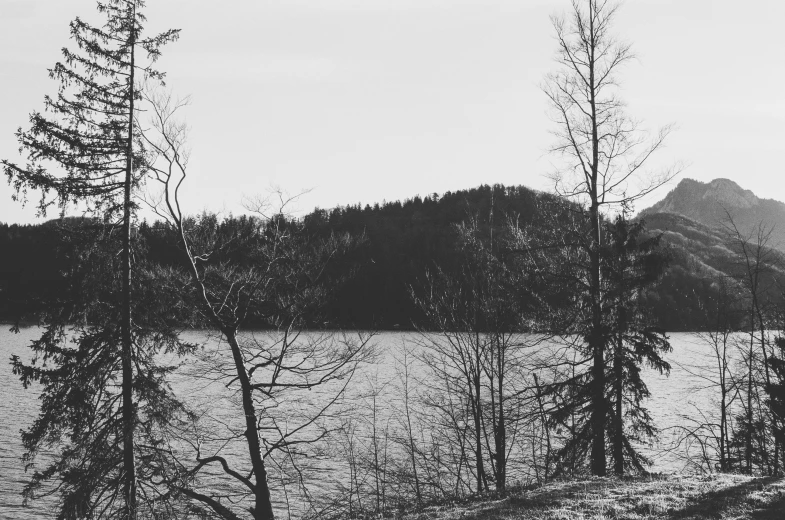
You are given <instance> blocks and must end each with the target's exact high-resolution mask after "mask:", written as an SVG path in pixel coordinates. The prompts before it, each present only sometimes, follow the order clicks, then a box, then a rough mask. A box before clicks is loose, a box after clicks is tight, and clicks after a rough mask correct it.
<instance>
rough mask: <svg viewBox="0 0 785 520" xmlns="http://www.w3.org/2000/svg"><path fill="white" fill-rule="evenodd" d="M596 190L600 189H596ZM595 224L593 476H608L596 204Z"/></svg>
mask: <svg viewBox="0 0 785 520" xmlns="http://www.w3.org/2000/svg"><path fill="white" fill-rule="evenodd" d="M595 189H596V187H595ZM590 218H591V223H592V237H593V238H592V246H591V248H590V251H589V256H590V261H591V273H590V274H591V284H590V291H591V294H590V297H591V314H592V315H591V330H590V331H589V348H590V350H591V352H592V361H593V364H592V369H591V373H592V381H591V403H592V412H591V430H592V445H591V472H592V475H596V476H599V477H604V476H605V475H606V473H607V466H606V464H607V463H606V455H605V418H606V415H607V414H606V401H605V344H604V341H603V337H602V330H601V329H602V309H601V307H600V251H599V247H600V239H599V237H600V220H599V210H598V206H597V205H596V204H594V203H593V204H592V206H591V211H590Z"/></svg>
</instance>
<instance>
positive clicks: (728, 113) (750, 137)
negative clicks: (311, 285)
mask: <svg viewBox="0 0 785 520" xmlns="http://www.w3.org/2000/svg"><path fill="white" fill-rule="evenodd" d="M147 3H148V9H147V12H146V13H147V16H148V19H149V23H148V27H149V29H150V31H151V32H152V31H158V30H162V29H166V28H180V29H182V34H181V39H180V41H178V42H176V43H173V44H171V45H169V46H168V47H167V48H165V49H164V51H163V52H164V56H163V58H162V59H161V60H160V62H159V67H158V68H159V69H161V70H164V71H166V72H167V83H168V86H169V87H170V88H171V89H172V90H173V91H174V92H175V94H179V95H190V96H191V98H192V104H191V106H190V107H189V109H188V112H187V121H188V124H189V126H190V127H191V138H190V145H191V148H192V150H193V152H192V159H191V171H190V174H191V177H190V179H189V181H188V182H189V184H188V186H187V189H186V192H185V194H184V196H185V198H186V200H187V207H188V208H189V209H190V210H191V211H199V210H201V209H204V208H207V209H211V210H215V211H222V212H225V213H229V212H234V213H238V212H240V211H241V206H240V203H241V201H242V199H243V197H244V196H248V195H254V194H263V193H265V192H267V191H268V190H269V189H270V188H271V187H273V186H277V187H280V188H283V189H285V190H287V191H289V192H297V191H300V190H303V189H311V190H312V191H311V192H310V193H308V194H307V195H305V196H303V197H302V198H301V200H300V202H299V206H300V208H301V209H302V210H310V209H312V208H313V207H314V206H319V207H322V208H330V207H333V206H336V205H339V204H340V205H345V204H355V203H358V202H359V203H362V204H366V203H371V204H373V203H374V202H381V201H383V200H388V201H389V200H396V199H403V198H410V197H413V196H414V195H417V194H419V195H426V194H429V193H432V192H438V193H442V192H444V191H447V190H453V191H454V190H458V189H464V188H471V187H474V186H477V185H479V184H491V183H504V184H508V185H512V184H523V185H526V186H529V187H532V188H537V189H543V190H547V189H550V188H551V186H550V183H549V181H548V179H547V176H546V174H547V173H548V172H549V171H551V170H552V168H553V165H552V163H553V162H554V159H553V158H552V157H551V156H549V154H548V148H549V145H550V144H552V139H551V136H550V135H549V133H548V132H549V129H552V128H553V126H552V124H551V123H550V121H549V119H548V117H547V103H546V99H545V96H544V94H542V92H541V90H540V85H541V84H542V81H543V77H544V76H545V74H547V73H548V72H549V71H551V70H553V69H554V62H553V56H554V51H555V43H554V40H553V30H552V27H551V24H550V20H549V16H550V15H552V14H558V13H562V12H565V10H566V9H567V8H568V7H569V1H568V0H547V1H546V0H222V1H220V2H215V1H211V2H202V1H195V0H187V1H186V0H148V2H147ZM75 16H81V17H82V18H84V19H87V20H100V19H99V18H96V15H95V2H94V1H93V0H0V70H2V81H0V158H7V159H17V158H18V154H17V148H18V145H17V143H16V140H15V137H14V132H15V131H16V129H17V128H18V127H19V126H26V125H27V120H28V114H29V113H30V112H31V111H32V110H35V109H40V108H42V101H43V96H44V95H45V94H47V93H50V94H51V93H53V92H55V88H56V84H55V83H54V82H53V81H51V80H50V79H49V78H48V76H47V69H48V68H50V67H51V66H52V65H53V64H54V63H55V62H56V61H57V60H58V59H59V58H60V48H61V47H63V46H68V45H70V43H69V33H68V23H69V21H70V20H71V19H72V18H74V17H75ZM783 20H785V2H780V1H775V0H749V1H747V2H744V3H740V2H738V1H737V0H627V2H626V3H625V4H624V5H623V7H622V8H621V11H620V12H619V16H618V18H617V20H616V25H615V28H616V33H617V34H618V35H619V36H620V37H621V38H622V39H625V40H628V41H630V42H631V43H632V44H633V49H634V51H635V53H636V55H637V56H638V60H637V61H636V62H632V63H630V64H628V65H627V66H626V68H625V69H624V71H623V73H622V75H621V79H622V82H623V88H624V94H623V95H624V99H625V100H626V102H627V104H628V111H629V114H630V115H631V116H632V117H634V118H636V119H639V120H641V121H642V122H643V126H644V127H646V128H649V129H651V130H657V128H659V127H660V126H663V125H666V124H669V123H675V124H676V126H677V128H678V130H677V131H676V132H675V133H674V134H673V135H672V136H671V138H670V140H669V141H668V143H667V147H666V148H664V149H663V150H662V152H660V155H659V157H657V159H656V160H657V164H654V166H657V165H667V164H669V163H673V162H676V161H682V162H685V163H688V164H689V167H688V168H687V170H686V171H685V172H684V173H683V174H682V176H686V177H690V178H694V179H698V180H701V181H708V180H711V179H714V178H717V177H727V178H730V179H733V180H735V181H736V182H738V183H739V184H740V185H741V186H742V187H744V188H747V189H751V190H753V191H754V192H755V193H756V194H757V195H759V196H762V197H766V198H775V199H778V200H785V180H783V179H785V175H784V174H785V166H783V164H784V163H783V160H782V155H783V151H785V87H783V85H785V54H784V53H783V50H785V43H783V40H782V34H783V32H782V21H783ZM673 186H675V183H673V184H671V186H669V187H667V188H665V189H664V190H661V191H660V192H657V193H655V194H654V196H653V198H652V199H650V200H647V201H644V202H643V203H640V204H639V207H638V208H637V209H642V208H643V207H645V206H647V205H650V204H651V203H652V202H654V201H655V200H658V199H660V198H662V197H663V196H664V195H665V193H667V191H668V190H669V189H671V188H672V187H673ZM10 197H11V189H10V187H8V186H7V184H6V182H5V179H2V180H1V181H0V222H32V221H34V218H33V215H34V211H33V209H32V207H30V208H26V209H22V208H21V207H20V205H19V204H17V203H14V202H13V201H11V198H10ZM31 206H32V205H31Z"/></svg>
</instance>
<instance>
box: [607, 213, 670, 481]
mask: <svg viewBox="0 0 785 520" xmlns="http://www.w3.org/2000/svg"><path fill="white" fill-rule="evenodd" d="M605 230H606V236H607V243H606V245H605V247H604V248H603V250H602V252H603V254H602V257H603V270H602V271H603V272H602V274H603V280H604V282H605V286H606V287H605V291H604V292H605V302H606V303H605V305H604V307H605V309H606V316H608V324H607V330H608V338H607V343H608V350H609V351H610V356H609V357H610V367H609V370H608V375H607V376H606V378H607V380H608V392H607V394H608V409H609V410H611V420H610V421H609V423H610V424H611V427H610V428H609V429H608V430H609V431H608V438H609V439H610V444H611V447H612V449H611V456H612V458H613V463H614V464H613V466H614V473H615V474H617V475H623V474H624V471H625V469H627V468H633V469H636V470H639V471H642V470H643V467H644V465H646V464H648V462H649V461H648V460H647V459H646V458H645V457H644V456H642V455H641V454H640V453H639V452H638V451H637V450H636V449H635V447H634V445H633V443H632V442H631V441H646V440H648V439H650V438H652V437H653V436H654V435H655V433H656V429H655V428H654V425H653V421H652V419H651V416H650V415H649V413H648V411H647V410H646V408H645V407H644V406H643V400H644V399H646V398H648V397H649V395H650V394H649V390H648V388H647V387H646V384H645V383H644V382H643V379H642V378H641V365H644V364H645V365H648V366H649V367H651V368H653V369H655V370H657V371H659V372H660V373H661V374H662V373H663V372H669V371H670V364H668V363H667V362H666V361H664V360H663V359H662V354H664V353H666V352H670V350H671V347H670V343H669V342H668V338H667V336H666V335H665V334H664V333H663V332H662V331H660V330H659V329H658V328H657V327H656V326H655V324H654V323H652V322H651V320H650V319H649V318H648V316H647V313H646V312H645V311H644V309H642V308H641V306H640V302H639V297H640V293H641V291H643V290H645V289H647V288H649V287H651V285H652V284H653V283H655V282H656V281H657V279H658V278H659V277H660V276H661V275H662V273H663V272H664V269H665V266H666V265H667V257H666V256H665V254H664V253H663V252H662V251H661V250H659V242H660V237H659V236H656V237H652V238H645V237H643V236H641V235H642V233H643V230H644V227H643V223H641V222H634V223H633V222H630V221H629V220H627V218H626V217H625V216H624V215H623V214H622V215H619V216H618V217H617V218H616V220H615V221H614V222H613V223H607V224H606V226H605Z"/></svg>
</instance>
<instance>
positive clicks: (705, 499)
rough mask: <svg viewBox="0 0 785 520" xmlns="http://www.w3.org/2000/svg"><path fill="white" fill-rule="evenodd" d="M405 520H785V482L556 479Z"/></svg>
mask: <svg viewBox="0 0 785 520" xmlns="http://www.w3.org/2000/svg"><path fill="white" fill-rule="evenodd" d="M395 518H400V519H402V520H453V519H459V518H460V519H463V520H475V519H476V520H480V519H482V520H502V519H504V520H584V519H585V520H588V519H597V520H600V519H602V520H611V519H614V520H653V519H658V520H659V519H683V520H688V519H689V520H708V519H723V520H724V519H728V520H730V519H747V518H749V519H754V520H785V479H782V478H779V479H776V478H763V477H749V476H745V475H733V474H715V475H705V476H702V475H698V476H694V475H650V476H641V477H627V478H613V477H608V478H585V479H573V480H564V481H555V482H551V483H548V484H545V485H543V486H540V487H537V488H534V489H527V490H515V491H512V492H510V493H509V494H508V496H506V497H504V498H498V497H493V496H488V497H474V498H473V499H468V500H466V501H462V502H452V503H447V504H440V505H431V506H425V507H423V508H422V509H420V510H418V511H417V512H409V513H404V514H402V515H396V517H395Z"/></svg>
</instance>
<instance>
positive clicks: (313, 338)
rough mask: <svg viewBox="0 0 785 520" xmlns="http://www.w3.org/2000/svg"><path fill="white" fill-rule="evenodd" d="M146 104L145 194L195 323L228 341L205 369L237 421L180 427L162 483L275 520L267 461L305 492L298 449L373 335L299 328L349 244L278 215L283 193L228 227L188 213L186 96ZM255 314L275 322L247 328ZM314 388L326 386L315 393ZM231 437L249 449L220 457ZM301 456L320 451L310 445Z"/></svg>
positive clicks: (207, 505) (217, 507) (317, 431)
mask: <svg viewBox="0 0 785 520" xmlns="http://www.w3.org/2000/svg"><path fill="white" fill-rule="evenodd" d="M148 101H150V103H149V104H150V106H151V107H152V114H151V115H152V121H151V123H150V125H149V127H148V128H147V130H146V132H145V133H144V138H145V140H146V142H147V144H148V146H149V149H150V150H152V152H153V154H154V156H153V157H152V158H151V159H150V164H152V167H153V169H154V172H155V174H156V180H157V181H158V184H159V188H160V191H159V192H158V195H157V197H153V196H151V197H150V198H148V200H149V201H151V202H152V207H153V208H154V210H155V211H156V212H157V213H158V214H159V216H161V217H162V218H164V219H165V220H166V221H167V222H168V223H169V224H170V226H171V227H172V228H173V230H174V231H175V233H176V236H177V237H178V241H179V246H180V247H181V248H182V250H183V265H184V269H183V270H182V272H181V276H182V278H183V291H184V298H185V299H186V301H188V302H193V303H194V305H196V306H197V308H198V309H199V313H200V318H201V320H202V322H203V323H205V324H206V325H207V326H208V327H210V328H212V329H213V330H215V331H217V332H218V333H219V334H220V338H221V341H222V344H223V345H224V346H225V348H222V349H221V350H219V351H218V352H217V357H215V358H213V360H212V364H211V365H208V366H207V368H208V369H209V370H208V371H207V372H206V374H207V375H206V376H205V377H208V378H213V379H215V380H216V381H219V382H220V383H221V384H222V385H223V386H224V387H225V389H226V390H227V391H228V392H229V394H230V396H229V397H233V398H234V399H236V401H239V402H238V403H237V404H238V406H237V410H236V413H237V416H236V417H237V418H238V419H240V418H241V421H240V422H239V424H238V425H235V424H234V422H233V421H231V420H224V421H223V422H224V423H225V428H224V430H225V433H224V434H223V437H220V436H215V435H213V436H212V437H211V438H210V439H209V440H211V441H213V442H205V441H206V440H207V439H205V438H204V436H200V435H199V430H198V428H196V427H195V428H194V429H193V430H192V431H190V432H188V431H184V432H183V438H182V442H181V443H180V450H181V451H182V450H183V449H184V448H183V446H185V450H186V451H188V450H187V447H188V445H187V444H186V443H189V444H190V447H191V451H190V455H191V457H192V458H191V460H190V461H189V460H188V459H187V458H186V457H185V456H183V455H181V458H180V461H181V474H180V475H178V476H177V478H173V477H172V478H168V479H167V482H168V483H169V484H170V485H171V486H172V487H173V488H174V489H175V491H177V492H178V493H181V494H183V495H185V496H187V497H189V498H191V499H192V501H193V502H194V504H199V505H200V506H201V507H202V508H203V510H206V511H209V512H210V514H213V515H217V516H219V517H220V518H224V519H236V518H242V517H244V516H245V515H246V513H248V512H250V517H251V518H254V519H259V520H261V519H265V520H269V519H272V518H274V511H273V500H272V496H271V491H270V484H269V483H268V478H269V477H268V476H269V474H270V471H271V469H272V468H275V469H276V471H277V472H278V473H279V474H282V472H283V471H284V469H283V468H284V465H288V467H289V469H290V470H291V471H293V477H292V478H293V480H294V482H295V483H297V484H299V485H300V487H301V488H302V489H303V490H304V492H305V493H306V494H307V493H308V491H307V489H306V486H305V477H304V475H303V473H302V471H301V468H300V467H299V466H298V454H300V453H302V452H303V451H306V450H307V449H308V448H309V447H315V446H316V443H318V441H319V440H321V439H323V438H325V436H326V435H328V434H330V433H331V432H333V431H335V430H336V429H337V428H338V427H339V422H338V421H336V420H333V419H335V418H334V417H331V414H330V410H332V409H333V408H334V407H335V405H336V404H337V403H338V402H339V401H340V399H341V396H342V395H343V394H344V392H345V391H346V388H347V385H348V382H349V381H350V380H351V377H352V375H353V374H354V372H355V370H356V368H357V366H358V364H359V363H361V362H362V361H363V360H364V359H365V358H366V355H367V352H368V347H369V343H368V341H369V338H370V336H369V335H366V334H358V335H357V336H355V337H351V336H349V335H336V334H327V333H304V332H302V331H301V330H300V328H299V327H300V326H301V325H302V323H303V319H304V318H305V317H307V316H309V315H311V314H314V313H317V312H318V309H319V305H320V303H321V302H322V301H323V299H324V298H325V295H326V294H327V292H328V289H327V287H326V286H325V283H324V281H325V276H326V275H325V269H326V266H327V265H328V264H329V263H330V262H331V259H332V258H333V257H335V256H336V255H339V254H341V251H343V250H345V249H346V248H347V247H349V246H350V241H349V240H348V239H346V238H338V237H332V238H331V239H329V240H321V241H314V240H311V239H309V237H307V236H304V234H303V233H302V232H301V230H300V228H299V224H298V223H297V222H293V221H292V220H290V219H287V218H286V217H285V216H284V214H283V210H284V208H285V206H286V204H287V202H289V199H287V198H285V197H283V196H282V195H280V194H278V200H279V204H274V205H272V206H270V205H268V204H267V203H266V202H267V201H255V202H254V203H253V205H252V206H249V208H250V209H251V210H252V211H253V212H254V214H255V217H253V218H244V219H240V223H239V224H235V225H234V227H233V228H232V226H223V225H222V223H221V222H220V221H219V220H218V219H217V218H215V217H213V216H210V215H203V216H201V217H199V218H196V219H194V218H188V217H186V216H185V215H184V214H183V210H182V207H181V200H180V189H181V187H182V185H183V183H184V182H185V180H186V178H187V166H188V164H187V163H188V154H187V150H186V147H185V144H186V134H187V132H186V127H185V126H184V125H183V124H182V123H180V122H178V119H177V117H178V116H179V114H178V110H179V109H180V108H182V106H183V105H184V103H182V102H175V101H173V100H172V98H171V97H169V96H165V95H160V96H158V97H153V98H151V99H149V100H148ZM251 319H254V320H256V321H257V322H263V323H265V324H266V325H267V326H268V327H271V328H272V330H271V331H270V332H267V333H264V334H244V333H243V332H242V329H243V327H247V326H248V324H249V320H251ZM314 389H322V390H323V391H322V392H318V394H319V395H320V396H321V398H320V397H317V395H316V394H317V392H311V391H312V390H314ZM216 441H219V442H216ZM238 442H240V443H242V444H243V445H244V451H245V456H243V457H238V456H236V455H235V456H234V457H232V456H230V455H225V454H226V453H227V452H230V453H231V452H232V451H233V450H234V452H235V454H236V453H237V452H238V450H239V448H237V447H233V448H232V449H230V446H233V445H234V444H236V443H238ZM309 455H311V456H314V457H318V453H317V452H311V453H309ZM271 465H272V468H271ZM214 468H219V470H218V474H219V478H221V479H222V480H223V481H227V479H228V485H229V488H230V489H231V490H232V491H231V493H223V492H221V491H219V490H216V489H217V488H216V486H213V485H210V484H209V483H207V484H205V483H201V481H200V480H199V477H200V476H201V475H203V474H208V473H209V471H210V470H212V469H214ZM213 473H215V472H213ZM200 483H201V484H202V485H201V486H200ZM238 497H239V499H241V500H240V501H239V502H236V500H237V499H238ZM246 505H249V507H247V508H246V507H245V506H246ZM194 507H197V506H196V505H195V506H194Z"/></svg>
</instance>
